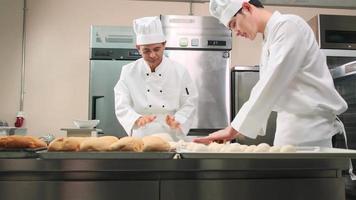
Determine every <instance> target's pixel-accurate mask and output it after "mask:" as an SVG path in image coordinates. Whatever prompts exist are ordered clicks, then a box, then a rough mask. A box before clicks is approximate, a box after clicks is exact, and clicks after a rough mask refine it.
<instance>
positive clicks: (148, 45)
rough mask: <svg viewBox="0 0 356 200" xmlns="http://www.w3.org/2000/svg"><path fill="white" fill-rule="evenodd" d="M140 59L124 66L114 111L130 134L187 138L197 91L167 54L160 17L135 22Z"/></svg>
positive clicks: (178, 65) (184, 71)
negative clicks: (165, 134)
mask: <svg viewBox="0 0 356 200" xmlns="http://www.w3.org/2000/svg"><path fill="white" fill-rule="evenodd" d="M133 27H134V31H135V33H136V47H137V49H138V51H139V53H140V54H141V55H142V58H141V59H138V60H137V61H135V62H132V63H130V64H127V65H125V66H124V67H123V68H122V72H121V75H120V79H119V81H118V83H117V84H116V86H115V88H114V91H115V113H116V117H117V119H118V120H119V122H120V123H121V125H122V126H123V127H124V129H125V131H126V133H127V134H128V135H132V136H137V137H143V136H146V135H152V134H157V133H168V134H169V135H170V136H171V138H172V139H173V140H174V141H178V140H179V139H184V136H185V135H186V134H187V133H188V131H189V129H190V126H191V124H192V122H193V118H194V114H195V110H196V103H197V99H198V94H197V90H196V88H195V85H194V83H193V82H192V79H191V77H190V75H189V73H188V71H187V70H186V69H185V67H183V66H182V65H180V64H178V63H176V62H174V61H172V60H170V59H169V58H167V57H165V56H164V50H165V44H166V40H165V36H164V34H163V30H162V24H161V21H160V19H159V18H158V17H144V18H140V19H136V20H134V22H133Z"/></svg>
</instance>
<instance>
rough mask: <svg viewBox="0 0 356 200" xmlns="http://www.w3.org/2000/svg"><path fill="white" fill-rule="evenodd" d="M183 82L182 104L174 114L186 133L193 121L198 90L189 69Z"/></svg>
mask: <svg viewBox="0 0 356 200" xmlns="http://www.w3.org/2000/svg"><path fill="white" fill-rule="evenodd" d="M182 83H183V85H182V88H180V91H181V93H180V105H181V106H180V108H179V110H177V112H176V113H175V114H174V117H175V120H176V121H178V122H179V123H180V128H181V131H182V132H183V133H184V134H185V135H186V134H188V132H189V129H190V127H191V125H192V123H193V119H194V114H195V112H196V107H197V101H198V91H197V89H196V87H195V84H194V83H193V81H192V79H191V77H190V75H189V73H188V72H187V71H186V72H185V74H184V76H183V81H182Z"/></svg>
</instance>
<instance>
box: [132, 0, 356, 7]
mask: <svg viewBox="0 0 356 200" xmlns="http://www.w3.org/2000/svg"><path fill="white" fill-rule="evenodd" d="M133 1H138V0H133ZM140 1H171V2H186V3H208V2H209V0H140ZM261 2H262V3H263V4H264V5H273V6H290V7H295V6H298V7H319V8H341V9H356V1H355V0H261Z"/></svg>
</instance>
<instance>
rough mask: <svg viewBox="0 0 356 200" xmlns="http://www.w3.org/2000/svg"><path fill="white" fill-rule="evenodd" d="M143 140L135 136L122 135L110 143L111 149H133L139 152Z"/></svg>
mask: <svg viewBox="0 0 356 200" xmlns="http://www.w3.org/2000/svg"><path fill="white" fill-rule="evenodd" d="M142 149H143V141H142V139H141V138H137V137H123V138H121V139H119V140H118V141H116V142H114V143H112V144H111V145H110V150H111V151H134V152H141V151H142Z"/></svg>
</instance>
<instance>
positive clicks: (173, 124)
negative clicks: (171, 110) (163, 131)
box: [166, 115, 180, 130]
mask: <svg viewBox="0 0 356 200" xmlns="http://www.w3.org/2000/svg"><path fill="white" fill-rule="evenodd" d="M166 123H167V124H168V126H169V127H171V129H178V130H180V123H179V122H178V121H176V119H175V118H174V116H172V115H167V117H166Z"/></svg>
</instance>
